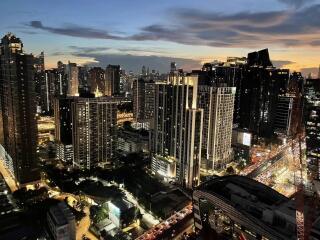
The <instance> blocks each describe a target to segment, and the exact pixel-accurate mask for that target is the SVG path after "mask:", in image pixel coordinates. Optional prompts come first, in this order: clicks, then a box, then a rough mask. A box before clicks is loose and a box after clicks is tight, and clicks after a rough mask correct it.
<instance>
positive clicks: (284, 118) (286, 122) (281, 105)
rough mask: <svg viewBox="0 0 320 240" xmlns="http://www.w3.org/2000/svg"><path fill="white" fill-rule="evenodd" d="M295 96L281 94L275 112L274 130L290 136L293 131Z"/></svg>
mask: <svg viewBox="0 0 320 240" xmlns="http://www.w3.org/2000/svg"><path fill="white" fill-rule="evenodd" d="M293 101H294V96H292V95H289V94H288V95H280V96H279V97H278V103H277V107H276V112H275V115H276V116H275V119H274V131H275V132H276V133H278V134H284V135H286V136H289V135H291V134H292V132H291V129H292V128H291V116H292V106H293Z"/></svg>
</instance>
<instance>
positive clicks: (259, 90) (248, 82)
mask: <svg viewBox="0 0 320 240" xmlns="http://www.w3.org/2000/svg"><path fill="white" fill-rule="evenodd" d="M243 74H244V75H243V79H244V80H243V81H242V83H241V89H240V94H241V95H240V107H239V127H240V128H243V129H248V130H249V131H250V132H252V133H253V135H254V137H255V140H257V139H258V137H267V138H268V137H271V136H272V135H273V133H274V117H275V111H276V107H277V101H278V96H279V95H281V94H284V93H285V92H286V89H287V84H288V81H289V70H288V69H277V68H275V67H273V66H272V63H271V61H270V58H269V53H268V50H267V49H265V50H261V51H259V52H253V53H249V54H248V63H247V65H246V67H245V70H244V73H243Z"/></svg>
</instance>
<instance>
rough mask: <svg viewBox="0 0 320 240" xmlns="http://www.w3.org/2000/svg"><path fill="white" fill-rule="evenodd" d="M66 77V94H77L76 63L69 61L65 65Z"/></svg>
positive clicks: (77, 75) (77, 73) (77, 76)
mask: <svg viewBox="0 0 320 240" xmlns="http://www.w3.org/2000/svg"><path fill="white" fill-rule="evenodd" d="M65 74H66V77H67V79H68V96H79V68H78V67H77V64H76V63H71V62H69V63H68V64H67V65H66V67H65Z"/></svg>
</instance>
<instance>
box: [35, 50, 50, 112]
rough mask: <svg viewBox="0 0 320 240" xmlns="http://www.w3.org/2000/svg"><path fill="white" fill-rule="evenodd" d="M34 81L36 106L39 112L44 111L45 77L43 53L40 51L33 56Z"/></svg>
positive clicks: (45, 104) (45, 108) (45, 102)
mask: <svg viewBox="0 0 320 240" xmlns="http://www.w3.org/2000/svg"><path fill="white" fill-rule="evenodd" d="M34 69H35V73H34V81H35V90H36V100H37V106H38V107H39V108H40V110H41V111H40V112H46V110H47V109H48V105H47V101H46V100H47V98H46V94H45V92H46V78H45V66H44V53H43V52H41V53H40V54H39V55H38V56H36V57H34Z"/></svg>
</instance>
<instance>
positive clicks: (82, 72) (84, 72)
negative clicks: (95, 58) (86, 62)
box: [78, 66, 90, 95]
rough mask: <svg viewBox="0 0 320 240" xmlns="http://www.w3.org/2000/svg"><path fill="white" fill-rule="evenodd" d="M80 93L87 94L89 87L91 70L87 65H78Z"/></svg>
mask: <svg viewBox="0 0 320 240" xmlns="http://www.w3.org/2000/svg"><path fill="white" fill-rule="evenodd" d="M78 72H79V73H78V78H79V95H83V94H87V93H88V92H90V89H89V84H90V83H89V71H88V67H87V66H82V67H78Z"/></svg>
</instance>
